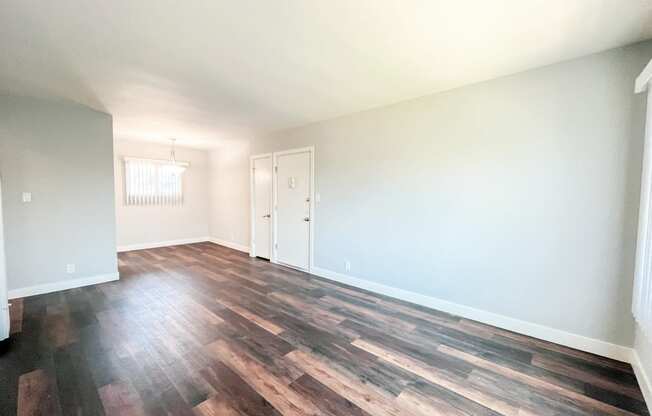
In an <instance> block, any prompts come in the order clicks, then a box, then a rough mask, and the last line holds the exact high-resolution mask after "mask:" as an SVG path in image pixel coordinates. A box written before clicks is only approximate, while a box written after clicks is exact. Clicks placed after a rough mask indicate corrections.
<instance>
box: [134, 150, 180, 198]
mask: <svg viewBox="0 0 652 416" xmlns="http://www.w3.org/2000/svg"><path fill="white" fill-rule="evenodd" d="M185 165H187V164H183V163H178V164H176V165H173V164H170V162H168V161H159V160H148V159H135V158H125V204H126V205H181V204H183V180H182V179H183V171H184V169H185V168H184V167H183V166H185Z"/></svg>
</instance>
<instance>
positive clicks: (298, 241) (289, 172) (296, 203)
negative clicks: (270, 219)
mask: <svg viewBox="0 0 652 416" xmlns="http://www.w3.org/2000/svg"><path fill="white" fill-rule="evenodd" d="M310 164H311V153H310V151H303V152H300V153H288V154H279V155H277V156H276V166H277V174H276V198H277V199H276V206H277V211H276V244H277V247H276V261H277V262H279V263H283V264H286V265H288V266H293V267H296V268H299V269H303V270H309V269H310V214H311V213H310V195H311V189H310V187H311V177H310V174H311V166H310Z"/></svg>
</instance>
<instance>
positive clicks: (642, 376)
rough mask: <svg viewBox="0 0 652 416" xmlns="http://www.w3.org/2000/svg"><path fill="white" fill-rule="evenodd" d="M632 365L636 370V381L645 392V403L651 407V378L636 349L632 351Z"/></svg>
mask: <svg viewBox="0 0 652 416" xmlns="http://www.w3.org/2000/svg"><path fill="white" fill-rule="evenodd" d="M630 364H631V365H632V368H634V374H636V380H637V381H638V385H639V387H640V388H641V391H642V392H643V398H644V399H645V403H646V404H647V405H648V407H650V405H652V384H650V378H649V377H648V375H647V373H646V371H645V367H643V365H642V364H641V359H640V357H639V356H638V352H636V350H635V349H632V357H631V360H630Z"/></svg>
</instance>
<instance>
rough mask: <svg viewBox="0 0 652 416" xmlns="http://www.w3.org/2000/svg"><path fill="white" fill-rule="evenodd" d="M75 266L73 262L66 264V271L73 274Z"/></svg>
mask: <svg viewBox="0 0 652 416" xmlns="http://www.w3.org/2000/svg"><path fill="white" fill-rule="evenodd" d="M75 270H76V267H75V265H74V264H66V273H68V274H73V273H75Z"/></svg>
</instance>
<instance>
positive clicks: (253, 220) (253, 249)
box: [249, 153, 274, 261]
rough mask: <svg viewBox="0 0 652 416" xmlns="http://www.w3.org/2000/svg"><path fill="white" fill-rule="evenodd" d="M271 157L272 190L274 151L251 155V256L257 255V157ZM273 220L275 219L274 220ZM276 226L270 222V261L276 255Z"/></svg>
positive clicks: (272, 213)
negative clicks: (255, 174)
mask: <svg viewBox="0 0 652 416" xmlns="http://www.w3.org/2000/svg"><path fill="white" fill-rule="evenodd" d="M266 158H270V159H271V160H272V181H271V182H272V189H271V190H270V191H272V193H273V189H274V184H273V183H274V175H273V172H274V158H273V154H272V153H261V154H258V155H253V156H250V157H249V214H250V215H249V224H250V227H249V230H250V235H249V238H250V243H249V257H256V181H255V178H254V166H255V165H254V162H255V161H256V160H257V159H266ZM273 205H274V197H273V196H272V210H271V215H272V218H274V209H273V208H274V207H273ZM272 221H273V220H272ZM273 230H274V227H273V226H272V222H270V230H269V239H270V241H269V250H270V261H271V257H273V256H274V231H273Z"/></svg>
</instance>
